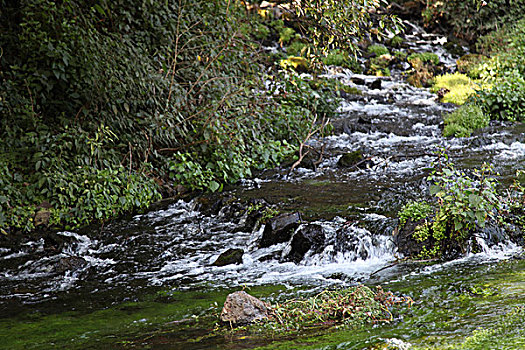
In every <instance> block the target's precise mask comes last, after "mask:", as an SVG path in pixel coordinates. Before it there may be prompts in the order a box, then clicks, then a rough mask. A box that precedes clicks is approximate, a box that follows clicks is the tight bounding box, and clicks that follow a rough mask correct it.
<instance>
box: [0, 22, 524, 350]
mask: <svg viewBox="0 0 525 350" xmlns="http://www.w3.org/2000/svg"><path fill="white" fill-rule="evenodd" d="M410 31H411V34H407V35H406V39H407V41H408V42H409V43H410V44H409V45H410V47H409V49H412V50H415V51H416V52H434V53H437V54H438V55H439V56H440V59H441V61H442V62H444V63H445V65H446V66H449V67H453V66H454V64H455V59H457V57H453V56H451V55H450V54H448V53H447V52H446V51H445V50H444V49H443V48H442V47H441V46H440V44H439V42H441V41H440V40H439V39H441V38H439V37H438V36H434V35H429V34H426V33H424V31H422V30H421V29H419V28H417V27H415V26H412V27H411V29H410V30H409V32H410ZM326 77H329V78H331V79H338V80H339V81H340V82H342V83H344V84H346V85H349V86H353V87H357V88H359V89H361V90H363V95H351V96H348V97H346V98H345V100H344V101H343V102H342V103H341V105H340V108H339V113H338V117H337V119H336V120H333V124H334V127H335V130H334V133H333V135H332V136H328V137H326V138H323V139H315V140H310V141H309V144H310V145H311V146H313V147H316V148H321V146H323V147H324V157H323V160H322V162H321V163H320V164H319V165H318V167H317V169H315V170H313V169H308V168H303V167H301V166H299V167H298V168H297V169H295V170H294V171H293V172H291V173H289V170H290V168H289V167H282V168H276V169H269V170H265V171H263V172H262V173H259V174H257V177H255V178H253V179H246V180H243V181H242V183H240V184H238V185H236V186H233V187H231V188H228V189H226V191H225V192H224V193H222V194H221V195H220V196H221V197H222V198H226V197H228V196H230V197H235V198H241V199H243V200H244V201H246V202H249V201H253V200H260V199H264V200H265V201H266V202H268V203H270V204H274V205H277V206H278V207H279V209H280V210H283V211H290V212H294V211H299V212H301V213H302V218H303V220H305V221H307V222H309V223H314V224H317V225H319V226H320V227H322V230H323V232H324V234H325V237H326V239H325V243H324V245H323V247H321V248H320V249H317V250H316V251H309V252H307V253H306V255H305V256H304V258H302V259H301V260H300V261H299V262H298V263H295V262H290V261H285V260H283V259H282V258H283V256H285V255H286V254H287V252H289V250H290V242H289V241H287V242H283V243H279V244H274V245H271V246H270V247H266V248H259V245H258V242H259V240H260V236H261V234H262V230H263V229H264V227H261V228H259V229H256V230H254V231H253V232H252V231H250V230H245V229H244V225H243V220H244V219H245V218H243V216H242V215H241V214H239V213H235V212H234V213H233V214H232V211H235V210H236V209H235V208H232V206H228V205H223V206H220V207H218V208H217V210H215V211H214V210H209V209H208V210H204V208H203V206H202V201H199V199H194V200H191V201H183V200H179V201H176V202H171V203H161V204H159V205H157V206H156V207H155V208H152V209H151V211H149V212H147V213H145V214H141V215H135V216H132V217H128V218H123V219H121V220H117V221H114V222H112V223H110V224H108V225H106V226H104V227H102V228H100V227H95V228H93V227H91V228H87V229H83V230H78V231H63V232H59V234H58V235H56V236H53V237H51V236H44V237H43V238H41V239H38V240H25V241H21V242H20V244H17V245H15V246H5V247H2V246H0V339H1V340H0V348H1V349H59V348H64V349H76V348H78V349H102V348H117V349H120V348H122V349H128V348H141V349H142V348H154V349H185V350H189V349H245V348H246V349H251V348H259V347H263V348H264V347H267V348H272V349H274V348H282V349H296V348H301V349H302V348H312V349H317V348H323V349H332V348H333V349H335V348H337V349H371V348H372V347H373V346H376V345H378V344H394V343H395V344H401V345H398V348H400V349H401V348H403V349H404V348H408V347H407V346H408V345H410V344H412V345H417V346H432V345H433V346H438V347H439V346H445V345H447V344H452V343H454V342H458V341H461V340H462V339H464V338H465V337H466V336H468V335H470V334H471V333H472V331H473V330H475V329H476V328H478V327H486V326H490V325H492V324H493V323H494V322H495V320H496V319H497V317H498V316H500V315H502V314H505V313H507V312H509V311H510V310H511V309H512V308H513V307H515V306H519V305H525V260H523V259H520V257H521V258H523V247H520V246H519V245H516V244H514V243H512V242H510V241H509V240H507V239H505V234H504V232H503V233H501V232H500V234H498V235H492V234H491V233H490V232H481V233H480V235H479V237H478V244H479V245H480V247H481V248H482V249H481V251H480V252H476V253H474V252H470V253H468V254H467V255H465V256H464V257H462V258H461V259H457V260H453V261H450V262H446V263H402V264H394V263H395V262H396V261H397V259H398V258H401V257H402V256H400V254H399V253H398V252H397V248H396V246H395V244H394V241H393V239H392V232H393V231H394V229H395V227H396V225H397V221H396V219H395V216H396V213H397V211H398V210H399V209H400V208H401V207H402V205H403V204H405V203H407V202H408V201H410V200H415V199H421V198H427V197H428V196H429V194H428V190H427V189H428V183H427V181H426V177H427V176H428V174H429V168H430V167H431V164H432V162H433V161H435V160H436V153H435V152H436V151H437V150H439V149H441V148H446V149H447V150H448V153H449V155H450V157H451V160H452V161H453V162H454V164H456V166H457V167H458V168H460V169H473V168H477V167H479V166H480V165H481V164H482V163H483V162H488V163H490V164H492V165H493V166H494V167H495V170H496V171H497V172H498V173H499V174H500V175H499V176H498V179H499V180H500V181H501V182H502V183H503V184H509V183H510V181H511V178H512V177H513V175H514V174H515V173H516V170H517V169H524V168H525V125H524V124H511V123H504V122H492V124H491V125H490V126H489V127H487V128H485V129H483V130H482V131H480V132H477V133H475V134H474V135H473V136H472V137H468V138H452V139H447V138H444V137H443V136H442V135H441V130H442V125H441V124H442V114H443V113H446V112H448V111H452V110H453V109H454V108H455V107H454V106H450V105H446V104H441V103H439V102H438V101H437V96H436V95H435V94H433V93H430V92H429V91H428V89H421V88H415V87H412V86H410V85H409V84H407V83H406V82H405V81H404V79H403V75H402V70H401V69H399V70H395V69H394V70H392V76H391V77H382V78H378V77H375V76H367V75H358V74H354V73H352V72H351V71H349V70H341V69H329V70H328V72H327V73H326ZM356 78H357V79H356ZM377 79H380V80H381V89H372V88H371V87H370V85H371V83H372V82H374V81H376V80H377ZM355 81H364V85H362V84H360V85H356V84H355V83H354V82H355ZM356 150H360V151H362V152H363V154H364V155H365V156H367V157H369V158H370V162H369V163H368V165H367V166H366V167H363V168H362V169H357V168H356V169H353V168H350V169H349V168H341V167H338V166H337V162H338V160H339V158H340V157H341V155H342V154H344V153H347V152H351V151H356ZM487 231H488V230H487ZM484 234H486V235H484ZM494 236H498V238H497V239H495V238H494ZM57 237H58V238H57ZM228 248H242V249H243V250H244V252H245V253H244V256H243V262H242V264H236V265H227V266H223V267H217V266H212V265H211V264H212V263H213V262H214V261H215V260H216V259H217V257H218V256H219V254H220V253H221V252H223V251H225V250H226V249H228ZM359 283H363V284H366V285H370V286H375V285H381V286H383V288H384V289H387V290H392V291H393V292H395V293H396V294H399V295H405V296H410V297H411V298H412V299H413V300H414V301H415V303H414V305H413V306H412V308H410V310H408V311H405V312H403V313H402V315H401V316H400V317H399V318H398V319H396V320H395V322H392V323H391V324H388V325H383V326H375V327H374V328H373V329H364V330H358V331H355V330H352V331H348V330H346V331H345V330H344V329H343V330H340V329H339V330H326V331H324V332H320V333H315V334H309V333H306V334H302V335H301V336H300V337H282V338H275V339H269V338H268V339H267V338H265V337H260V336H257V335H250V334H240V335H239V334H234V335H231V336H224V335H218V334H217V335H212V336H209V334H210V332H212V330H213V328H214V323H215V322H216V315H217V313H218V312H220V308H221V306H222V303H223V302H224V300H225V298H226V295H227V294H228V293H230V292H232V291H237V290H242V289H245V290H247V291H248V292H249V293H250V294H253V295H255V296H257V297H260V298H262V299H263V300H265V301H270V302H273V301H279V300H284V299H286V298H287V297H294V296H298V295H310V294H311V293H314V292H318V291H321V290H322V289H324V288H330V287H331V288H339V287H345V286H353V285H356V284H359ZM210 315H212V316H210ZM403 346H404V347H403Z"/></svg>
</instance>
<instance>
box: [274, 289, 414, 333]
mask: <svg viewBox="0 0 525 350" xmlns="http://www.w3.org/2000/svg"><path fill="white" fill-rule="evenodd" d="M411 304H412V299H410V298H408V297H396V296H394V294H392V293H391V292H385V291H384V290H383V289H382V288H381V287H377V289H376V291H373V290H372V289H371V288H369V287H366V286H363V285H359V286H356V287H351V288H348V289H342V290H332V291H331V290H325V291H322V292H321V293H319V294H317V295H314V296H312V297H309V298H304V299H292V300H288V301H285V302H283V303H278V304H275V305H272V318H273V322H271V324H270V325H269V326H271V327H274V328H276V329H283V330H300V329H304V328H306V327H326V326H333V325H340V326H345V327H357V326H362V325H364V324H367V323H379V322H390V321H392V320H393V315H392V312H391V309H392V307H393V306H396V305H408V306H410V305H411Z"/></svg>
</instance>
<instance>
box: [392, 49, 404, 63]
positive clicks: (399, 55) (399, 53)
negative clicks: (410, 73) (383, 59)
mask: <svg viewBox="0 0 525 350" xmlns="http://www.w3.org/2000/svg"><path fill="white" fill-rule="evenodd" d="M394 57H396V58H397V59H399V60H401V61H403V60H405V59H406V58H407V53H406V52H403V51H394Z"/></svg>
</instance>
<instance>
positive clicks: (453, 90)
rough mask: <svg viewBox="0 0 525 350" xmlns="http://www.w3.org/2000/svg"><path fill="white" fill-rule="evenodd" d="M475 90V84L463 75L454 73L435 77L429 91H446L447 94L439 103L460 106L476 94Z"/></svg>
mask: <svg viewBox="0 0 525 350" xmlns="http://www.w3.org/2000/svg"><path fill="white" fill-rule="evenodd" d="M477 88H478V86H477V85H476V84H475V82H474V81H472V80H471V79H470V78H469V77H468V76H466V75H465V74H461V73H454V74H445V75H441V76H438V77H435V79H434V83H433V85H432V88H431V91H432V92H438V91H439V90H440V89H446V90H448V92H447V93H446V94H445V95H444V96H443V98H442V100H441V101H442V102H445V103H447V102H450V103H454V104H457V105H462V104H464V103H465V102H466V101H467V100H468V98H469V97H470V96H472V95H473V94H474V93H475V92H476V89H477Z"/></svg>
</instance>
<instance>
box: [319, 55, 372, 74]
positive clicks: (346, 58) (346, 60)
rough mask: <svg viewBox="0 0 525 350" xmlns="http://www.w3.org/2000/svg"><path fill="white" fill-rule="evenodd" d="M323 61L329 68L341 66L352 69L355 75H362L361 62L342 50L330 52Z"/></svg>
mask: <svg viewBox="0 0 525 350" xmlns="http://www.w3.org/2000/svg"><path fill="white" fill-rule="evenodd" d="M322 61H323V63H324V64H325V65H327V66H330V65H333V66H340V67H343V68H348V69H351V70H352V71H353V72H355V73H361V70H362V69H361V66H360V65H359V62H357V60H356V59H355V58H354V57H353V56H352V57H351V56H350V55H348V53H346V52H344V51H343V50H340V49H336V50H332V51H330V52H329V53H328V54H327V55H326V56H324V57H323V58H322Z"/></svg>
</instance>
